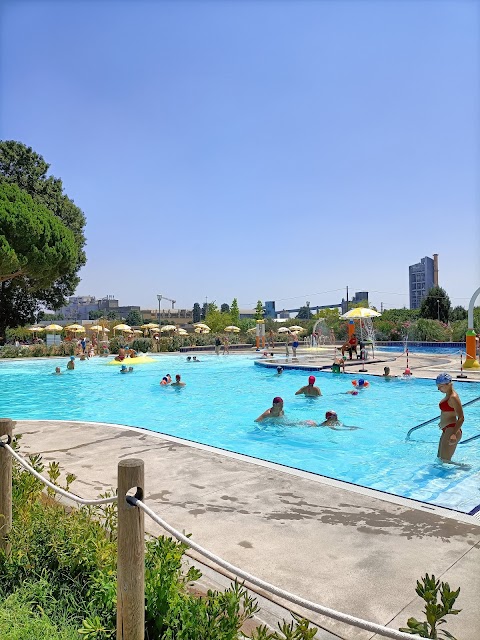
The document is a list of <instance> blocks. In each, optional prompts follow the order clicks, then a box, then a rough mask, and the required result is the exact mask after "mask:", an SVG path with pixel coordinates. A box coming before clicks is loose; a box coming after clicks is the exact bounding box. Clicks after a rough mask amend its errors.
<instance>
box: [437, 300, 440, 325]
mask: <svg viewBox="0 0 480 640" xmlns="http://www.w3.org/2000/svg"><path fill="white" fill-rule="evenodd" d="M437 320H438V321H439V322H440V300H437Z"/></svg>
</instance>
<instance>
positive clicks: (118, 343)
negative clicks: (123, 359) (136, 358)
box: [108, 336, 128, 353]
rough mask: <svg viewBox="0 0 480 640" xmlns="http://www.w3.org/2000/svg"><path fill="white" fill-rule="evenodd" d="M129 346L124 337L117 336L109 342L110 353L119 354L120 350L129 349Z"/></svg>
mask: <svg viewBox="0 0 480 640" xmlns="http://www.w3.org/2000/svg"><path fill="white" fill-rule="evenodd" d="M127 344H128V343H127V341H126V340H125V338H124V337H123V336H115V337H114V338H110V340H109V341H108V348H109V349H110V353H118V350H119V349H125V348H127Z"/></svg>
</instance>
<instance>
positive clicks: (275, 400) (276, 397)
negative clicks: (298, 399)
mask: <svg viewBox="0 0 480 640" xmlns="http://www.w3.org/2000/svg"><path fill="white" fill-rule="evenodd" d="M279 402H283V400H282V398H280V396H275V398H274V399H273V404H278V403H279Z"/></svg>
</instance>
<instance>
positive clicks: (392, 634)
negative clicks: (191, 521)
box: [127, 496, 412, 640]
mask: <svg viewBox="0 0 480 640" xmlns="http://www.w3.org/2000/svg"><path fill="white" fill-rule="evenodd" d="M127 502H128V503H129V504H131V505H133V506H137V507H138V508H139V509H141V510H142V511H144V512H145V513H146V514H147V515H148V516H150V518H151V519H152V520H153V521H154V522H156V523H157V524H159V525H160V526H161V527H162V528H163V529H165V531H168V532H169V533H170V534H172V536H173V537H174V538H176V539H177V540H178V541H179V542H183V543H184V544H186V545H188V546H189V547H190V548H191V549H194V550H195V551H197V552H198V553H200V554H201V555H202V556H204V557H205V558H208V559H209V560H211V561H212V562H214V563H215V564H217V565H218V566H220V567H223V568H224V569H226V570H227V571H230V572H231V573H234V574H235V575H237V576H239V577H240V578H243V579H244V580H247V581H248V582H250V583H252V584H254V585H256V586H257V587H260V588H261V589H265V590H266V591H269V592H270V593H273V594H274V595H276V596H279V597H280V598H283V599H284V600H288V601H289V602H292V603H294V604H296V605H299V606H301V607H304V608H305V609H309V610H310V611H315V612H316V613H320V614H322V615H324V616H327V617H329V618H333V619H334V620H338V621H339V622H344V623H345V624H349V625H350V626H353V627H358V628H359V629H364V630H365V631H371V632H372V633H377V634H379V635H381V636H384V637H385V638H394V639H395V640H412V636H411V634H408V633H403V632H402V631H396V630H395V629H391V628H389V627H384V626H383V625H381V624H376V623H374V622H368V621H367V620H362V618H356V617H355V616H350V615H348V614H347V613H341V612H340V611H335V609H330V608H329V607H324V606H322V605H320V604H316V603H315V602H311V601H310V600H305V599H304V598H301V597H299V596H296V595H294V594H292V593H289V592H288V591H284V590H283V589H280V588H279V587H276V586H275V585H273V584H270V583H269V582H265V580H261V579H260V578H257V577H255V576H253V575H252V574H250V573H247V571H243V569H240V568H239V567H236V566H235V565H233V564H230V562H227V561H226V560H222V558H220V557H219V556H217V555H215V554H214V553H212V552H211V551H208V550H207V549H204V548H203V547H201V546H200V545H199V544H197V543H196V542H194V541H193V540H191V539H190V538H188V537H187V536H185V535H184V534H183V533H180V531H177V530H176V529H174V528H173V527H171V526H170V525H169V524H168V523H167V522H165V520H163V519H162V518H160V517H159V516H157V514H156V513H155V512H154V511H152V510H151V509H150V508H149V507H147V505H146V504H144V503H143V502H142V501H141V500H138V499H137V498H135V497H133V496H127Z"/></svg>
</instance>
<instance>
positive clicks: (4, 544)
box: [0, 418, 14, 555]
mask: <svg viewBox="0 0 480 640" xmlns="http://www.w3.org/2000/svg"><path fill="white" fill-rule="evenodd" d="M13 424H14V423H13V420H11V419H10V418H0V437H2V439H3V436H7V438H8V440H9V441H10V442H11V440H12V434H13ZM11 529H12V456H11V455H10V453H9V452H8V451H7V450H6V449H5V448H4V447H0V549H2V550H3V551H4V552H5V553H6V554H7V555H9V554H10V551H11V544H10V542H9V541H8V540H7V535H8V534H9V533H10V531H11Z"/></svg>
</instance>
